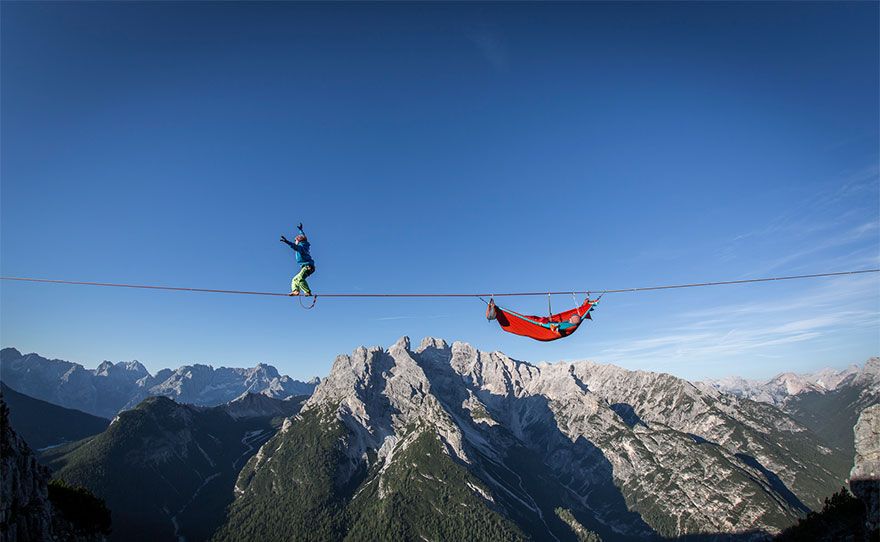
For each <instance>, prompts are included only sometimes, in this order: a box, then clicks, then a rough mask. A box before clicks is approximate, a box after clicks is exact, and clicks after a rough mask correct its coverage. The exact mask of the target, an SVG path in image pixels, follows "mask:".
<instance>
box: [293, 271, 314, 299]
mask: <svg viewBox="0 0 880 542" xmlns="http://www.w3.org/2000/svg"><path fill="white" fill-rule="evenodd" d="M314 272H315V266H314V265H304V266H302V269H300V270H299V273H297V274H296V276H295V277H293V280H292V281H290V290H291V291H293V292H297V291H298V292H300V293H302V294H303V295H312V289H311V288H309V283H308V282H306V277H308V276H309V275H311V274H312V273H314Z"/></svg>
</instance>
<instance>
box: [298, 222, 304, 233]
mask: <svg viewBox="0 0 880 542" xmlns="http://www.w3.org/2000/svg"><path fill="white" fill-rule="evenodd" d="M296 229H298V230H299V232H300V233H301V234H303V235H305V234H306V232H304V231H303V223H302V222H300V223H299V224H297V225H296Z"/></svg>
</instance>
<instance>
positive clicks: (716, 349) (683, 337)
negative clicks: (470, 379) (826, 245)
mask: <svg viewBox="0 0 880 542" xmlns="http://www.w3.org/2000/svg"><path fill="white" fill-rule="evenodd" d="M878 303H880V277H878V276H877V275H873V274H871V275H864V276H857V277H846V278H841V279H832V280H830V281H828V282H825V283H823V284H821V285H817V286H814V287H810V288H808V289H807V290H804V291H803V293H797V294H794V295H791V294H789V295H788V296H787V297H779V296H776V297H773V298H765V299H764V300H762V301H753V302H748V303H733V304H723V305H719V306H716V307H712V308H710V309H705V310H700V311H690V312H683V313H680V314H678V315H677V316H674V317H673V319H672V320H671V321H670V322H669V324H668V325H667V326H666V327H665V328H664V329H660V330H659V331H658V332H657V333H656V334H655V335H653V336H648V337H645V338H642V339H638V340H635V341H629V342H626V343H623V344H613V345H610V346H607V347H605V348H604V349H600V350H599V352H598V356H599V357H600V358H603V359H609V360H616V361H620V362H622V363H636V364H638V363H647V364H651V365H657V364H666V363H670V362H676V361H678V362H682V361H686V362H688V363H705V362H711V361H717V360H720V359H740V360H741V359H742V356H743V355H748V356H755V357H761V358H767V359H773V358H775V357H778V356H779V353H778V351H776V349H777V348H782V347H786V346H789V345H794V344H799V343H812V344H813V346H817V347H818V346H819V345H820V344H821V343H822V342H823V341H825V340H827V339H828V338H829V337H839V336H840V335H841V333H849V332H859V330H862V333H864V332H865V330H868V331H870V330H872V329H877V328H878V327H880V314H878V311H877V304H878ZM811 348H812V346H811ZM731 372H735V370H732V371H731Z"/></svg>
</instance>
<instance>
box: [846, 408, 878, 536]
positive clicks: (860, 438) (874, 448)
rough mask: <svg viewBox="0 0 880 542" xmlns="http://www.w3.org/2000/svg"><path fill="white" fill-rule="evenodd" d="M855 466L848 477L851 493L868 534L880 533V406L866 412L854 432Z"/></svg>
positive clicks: (864, 411) (867, 409)
mask: <svg viewBox="0 0 880 542" xmlns="http://www.w3.org/2000/svg"><path fill="white" fill-rule="evenodd" d="M853 432H854V433H855V448H856V457H855V465H854V466H853V469H852V472H851V473H850V482H849V484H850V489H851V490H852V492H853V494H854V495H856V496H857V497H858V498H859V499H860V500H861V501H862V502H863V503H865V507H866V511H867V521H866V527H867V528H868V531H869V532H872V531H873V532H877V531H878V530H880V405H874V406H872V407H869V408H866V409H865V410H863V411H862V414H861V416H859V421H858V423H857V424H856V426H855V427H854V428H853Z"/></svg>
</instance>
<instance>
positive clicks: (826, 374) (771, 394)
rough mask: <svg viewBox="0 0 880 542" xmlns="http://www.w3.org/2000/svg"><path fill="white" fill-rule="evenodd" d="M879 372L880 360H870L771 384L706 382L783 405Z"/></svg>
mask: <svg viewBox="0 0 880 542" xmlns="http://www.w3.org/2000/svg"><path fill="white" fill-rule="evenodd" d="M878 372H880V358H871V359H869V360H868V361H867V362H866V363H865V365H864V366H863V367H859V366H858V365H850V366H849V367H847V368H846V369H843V370H837V369H830V368H827V369H822V370H821V371H817V372H815V373H805V374H796V373H781V374H778V375H776V376H774V377H773V378H770V379H769V380H747V379H745V378H741V377H738V376H729V377H726V378H719V379H708V380H704V381H703V383H704V384H707V385H709V386H712V387H713V388H715V389H717V390H719V391H722V392H724V393H729V394H732V395H736V396H737V397H744V398H747V399H752V400H754V401H760V402H762V403H770V404H773V405H777V406H778V405H784V404H785V403H786V402H788V401H790V400H791V398H792V397H795V396H797V395H802V394H805V393H813V392H816V393H828V392H831V391H834V390H836V389H838V388H841V387H846V386H848V385H851V384H853V382H854V381H857V380H864V379H865V378H866V377H872V379H873V380H876V376H877V374H878Z"/></svg>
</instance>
